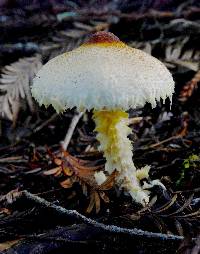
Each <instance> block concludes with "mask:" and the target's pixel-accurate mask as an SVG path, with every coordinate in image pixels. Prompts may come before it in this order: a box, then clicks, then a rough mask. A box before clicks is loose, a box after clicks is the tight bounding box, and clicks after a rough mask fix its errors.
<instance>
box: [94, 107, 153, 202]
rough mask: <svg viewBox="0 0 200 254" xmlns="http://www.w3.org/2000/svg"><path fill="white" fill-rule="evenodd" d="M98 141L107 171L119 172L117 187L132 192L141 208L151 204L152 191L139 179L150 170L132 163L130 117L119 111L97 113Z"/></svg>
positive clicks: (95, 114) (146, 176)
mask: <svg viewBox="0 0 200 254" xmlns="http://www.w3.org/2000/svg"><path fill="white" fill-rule="evenodd" d="M93 118H94V121H95V123H96V128H95V131H97V140H98V141H99V142H100V147H99V150H101V151H103V153H104V157H105V158H106V165H105V170H106V171H107V172H108V173H109V174H111V173H112V172H113V171H114V170H117V171H118V175H117V179H116V181H117V184H118V185H119V186H120V187H122V188H124V189H125V190H126V191H128V192H129V193H130V195H131V196H132V198H133V199H134V200H135V201H136V202H138V203H141V204H142V205H145V204H147V203H148V202H149V196H148V194H149V192H148V191H147V190H143V189H142V186H141V184H140V180H141V179H143V178H148V177H149V175H148V172H149V167H144V168H143V169H140V170H137V171H136V167H135V165H134V163H133V160H132V144H131V141H130V140H129V139H128V137H127V136H128V135H129V134H130V133H131V129H130V128H129V127H128V114H127V113H126V112H123V111H120V110H112V111H106V110H105V111H95V112H94V116H93Z"/></svg>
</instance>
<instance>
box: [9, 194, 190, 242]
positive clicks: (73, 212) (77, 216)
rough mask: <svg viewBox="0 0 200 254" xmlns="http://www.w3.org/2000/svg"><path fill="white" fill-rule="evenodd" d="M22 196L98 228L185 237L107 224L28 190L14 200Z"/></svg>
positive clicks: (176, 238) (154, 236)
mask: <svg viewBox="0 0 200 254" xmlns="http://www.w3.org/2000/svg"><path fill="white" fill-rule="evenodd" d="M20 198H26V199H28V200H31V201H32V202H34V203H35V204H39V205H41V206H43V207H46V208H48V209H53V210H54V211H55V212H56V213H58V214H60V215H62V216H63V215H64V216H67V217H72V218H73V219H76V220H78V221H80V222H83V223H86V224H88V225H92V226H94V227H97V228H101V229H103V230H105V231H107V232H112V233H121V234H128V235H130V236H142V237H145V238H152V239H159V240H162V241H169V240H173V241H181V240H183V239H184V237H182V236H177V235H167V234H162V233H153V232H148V231H143V230H140V229H136V228H134V229H128V228H121V227H118V226H114V225H105V224H103V223H100V222H97V221H95V220H92V219H90V218H87V217H85V216H84V215H82V214H80V213H78V212H77V211H76V210H67V209H65V208H63V207H61V206H57V205H55V204H52V203H50V202H48V201H47V200H45V199H43V198H40V197H38V196H36V195H33V194H31V193H30V192H28V191H21V192H18V195H15V199H14V200H13V202H15V201H16V200H17V199H20ZM194 240H195V239H194Z"/></svg>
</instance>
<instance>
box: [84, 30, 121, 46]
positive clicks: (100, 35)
mask: <svg viewBox="0 0 200 254" xmlns="http://www.w3.org/2000/svg"><path fill="white" fill-rule="evenodd" d="M116 42H120V39H119V38H118V37H117V36H115V35H114V34H113V33H110V32H103V31H101V32H97V33H95V34H93V35H91V36H90V38H89V40H88V41H87V42H86V44H96V43H116Z"/></svg>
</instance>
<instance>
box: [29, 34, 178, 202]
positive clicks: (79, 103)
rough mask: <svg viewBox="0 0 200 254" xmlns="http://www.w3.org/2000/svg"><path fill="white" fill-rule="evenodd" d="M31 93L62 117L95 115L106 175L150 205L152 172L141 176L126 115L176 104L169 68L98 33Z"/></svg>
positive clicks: (46, 69)
mask: <svg viewBox="0 0 200 254" xmlns="http://www.w3.org/2000/svg"><path fill="white" fill-rule="evenodd" d="M31 91H32V95H33V96H34V98H35V99H36V100H37V101H38V103H39V104H40V105H42V104H44V105H45V106H48V105H52V106H53V107H54V108H55V109H56V111H57V112H58V113H59V112H62V111H64V110H66V109H68V108H74V107H76V108H77V110H78V111H79V112H81V111H84V110H92V109H93V119H94V121H95V124H96V129H95V131H96V132H97V140H98V141H99V142H100V147H99V149H100V150H101V151H103V153H104V157H105V158H106V164H105V171H107V173H108V174H111V173H112V172H113V171H115V170H116V171H117V173H118V174H117V177H116V183H117V184H118V185H119V186H120V187H123V188H124V189H125V190H126V191H127V192H128V193H129V194H130V195H131V196H132V198H133V199H134V200H135V201H136V202H138V203H140V204H143V205H145V204H147V203H148V202H149V191H147V190H145V189H144V188H143V186H142V184H141V182H140V180H141V179H143V178H148V177H149V175H148V173H149V166H146V167H144V168H143V169H140V170H136V167H135V165H134V163H133V160H132V156H133V154H132V144H131V141H130V140H129V139H128V137H127V136H128V135H129V134H130V133H131V129H130V128H129V127H128V113H127V112H125V111H127V110H128V109H130V108H137V107H143V106H144V104H145V103H146V102H149V103H151V105H152V107H155V106H156V101H160V99H162V100H163V101H164V102H165V99H166V98H167V97H169V98H170V100H171V98H172V94H173V92H174V81H173V78H172V75H171V74H170V72H169V71H168V69H167V68H166V67H165V65H164V64H163V63H161V62H160V61H159V60H158V59H156V58H154V57H152V56H150V55H148V54H147V53H145V52H143V51H141V50H138V49H135V48H131V47H129V46H128V45H126V44H125V43H123V42H121V41H120V40H119V38H118V37H117V36H115V35H114V34H112V33H109V32H97V33H95V34H93V35H92V36H91V37H90V39H89V40H88V41H87V42H86V43H84V44H83V45H81V46H80V47H79V48H77V49H74V50H72V51H70V52H66V53H64V54H62V55H59V56H57V57H55V58H53V59H52V60H50V61H49V62H48V63H46V64H45V65H44V66H43V67H42V68H41V70H40V71H39V72H38V74H37V75H36V77H35V79H34V82H33V86H32V88H31ZM100 176H102V174H100ZM99 181H100V182H102V181H101V180H99V178H98V182H99Z"/></svg>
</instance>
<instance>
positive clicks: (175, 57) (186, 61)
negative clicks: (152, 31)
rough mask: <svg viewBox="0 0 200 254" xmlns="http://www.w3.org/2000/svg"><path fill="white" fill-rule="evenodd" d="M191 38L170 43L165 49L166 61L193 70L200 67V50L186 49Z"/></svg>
mask: <svg viewBox="0 0 200 254" xmlns="http://www.w3.org/2000/svg"><path fill="white" fill-rule="evenodd" d="M188 40H189V38H186V39H185V40H183V41H182V42H177V43H176V44H170V45H168V46H167V47H166V49H165V61H166V62H169V63H172V64H175V65H180V66H182V67H185V68H188V69H190V70H193V71H197V70H198V68H199V59H200V51H199V50H194V49H187V50H185V49H184V48H185V44H186V43H187V42H188Z"/></svg>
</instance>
